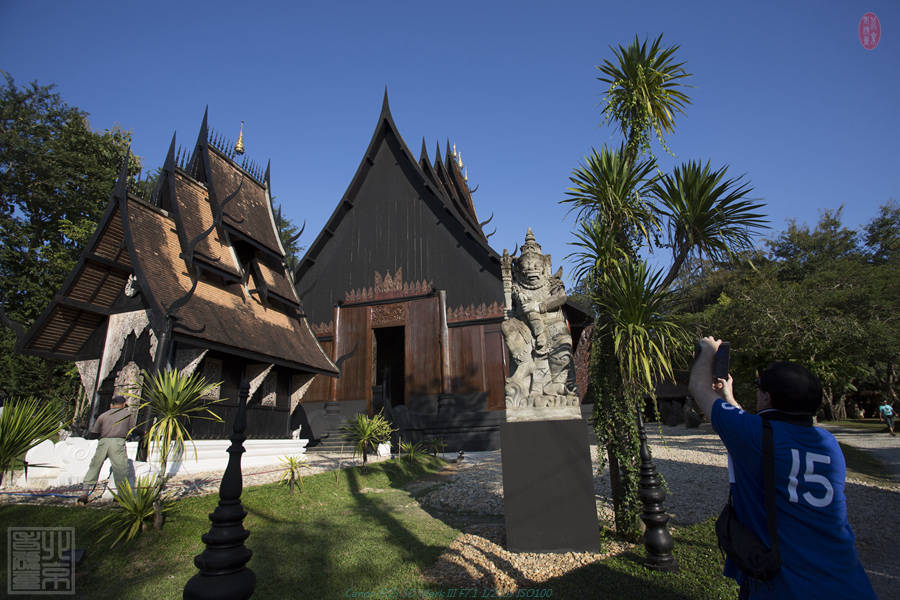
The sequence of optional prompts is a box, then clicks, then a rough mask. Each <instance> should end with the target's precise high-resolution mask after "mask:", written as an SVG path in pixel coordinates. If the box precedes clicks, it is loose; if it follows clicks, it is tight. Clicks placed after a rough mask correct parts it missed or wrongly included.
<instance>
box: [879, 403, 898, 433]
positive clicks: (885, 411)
mask: <svg viewBox="0 0 900 600" xmlns="http://www.w3.org/2000/svg"><path fill="white" fill-rule="evenodd" d="M878 413H879V414H880V415H881V420H882V421H884V424H885V425H887V426H888V431H890V432H891V435H896V434H895V433H894V409H893V407H892V406H891V403H890V402H888V401H887V400H885V401H883V402H882V403H881V406H879V407H878Z"/></svg>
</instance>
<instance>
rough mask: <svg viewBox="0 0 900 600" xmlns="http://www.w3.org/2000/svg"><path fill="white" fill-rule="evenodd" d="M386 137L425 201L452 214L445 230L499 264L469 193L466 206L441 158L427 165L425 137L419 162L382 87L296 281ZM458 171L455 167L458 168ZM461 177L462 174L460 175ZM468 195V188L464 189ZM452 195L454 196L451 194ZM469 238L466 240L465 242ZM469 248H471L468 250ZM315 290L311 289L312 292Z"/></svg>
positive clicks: (332, 230) (344, 212)
mask: <svg viewBox="0 0 900 600" xmlns="http://www.w3.org/2000/svg"><path fill="white" fill-rule="evenodd" d="M385 139H389V140H391V142H393V143H396V144H397V147H398V152H397V154H398V155H399V156H398V158H399V159H400V162H401V163H402V164H400V168H401V169H402V170H403V171H404V173H406V176H407V177H408V178H409V179H410V181H411V183H412V184H413V185H414V186H417V187H419V188H422V189H423V190H424V191H426V192H427V196H428V197H423V200H425V201H426V202H427V203H431V204H432V205H435V206H438V207H440V209H439V210H438V212H441V213H445V214H447V215H451V217H452V219H451V221H452V224H448V225H447V229H448V231H450V232H451V233H452V234H453V235H454V236H457V238H458V241H459V245H460V246H461V247H464V248H468V249H472V248H473V247H474V248H477V250H475V252H477V253H480V254H481V256H480V257H478V258H479V260H481V259H484V258H487V260H489V261H490V262H493V263H497V264H499V260H500V257H499V255H498V254H497V252H496V251H495V250H494V249H493V248H491V247H490V245H489V244H488V243H487V238H486V237H485V235H484V233H483V232H482V231H481V228H480V227H479V226H478V220H477V217H476V216H475V214H474V206H473V205H472V202H471V196H470V195H468V206H467V204H466V201H464V200H461V199H460V198H459V197H458V190H457V188H456V186H455V185H454V183H453V179H452V177H451V175H450V173H449V172H448V171H447V170H446V169H444V168H443V166H442V165H441V163H440V158H439V157H438V158H436V166H435V167H431V166H430V165H428V166H427V167H426V165H427V162H428V161H427V155H426V153H425V150H424V140H423V149H422V156H423V157H424V161H423V162H421V163H420V161H417V160H416V159H415V157H414V156H413V155H412V153H411V152H410V150H409V148H408V147H407V145H406V142H405V141H404V140H403V138H402V136H401V135H400V133H399V131H398V130H397V126H396V125H395V123H394V119H393V117H392V115H391V111H390V107H389V104H388V97H387V90H385V94H384V100H383V102H382V106H381V113H380V114H379V116H378V122H377V124H376V126H375V130H374V132H373V133H372V137H371V139H370V141H369V145H368V147H367V148H366V151H365V153H364V154H363V159H362V160H361V161H360V164H359V167H358V168H357V170H356V173H355V174H354V176H353V179H352V180H351V181H350V184H349V185H348V186H347V190H346V192H345V193H344V196H343V197H342V198H341V200H340V202H339V203H338V205H337V207H335V209H334V212H333V213H332V214H331V217H329V219H328V221H327V223H326V224H325V227H324V228H323V229H322V231H321V232H320V233H319V235H318V236H317V237H316V239H315V240H314V241H313V243H312V244H311V245H310V247H309V250H307V252H306V254H305V255H304V257H303V259H302V260H301V261H300V263H299V265H298V267H297V270H296V273H295V277H294V279H295V281H297V282H300V281H301V280H302V279H303V277H304V275H306V273H307V272H309V270H310V269H311V268H312V267H313V265H314V264H315V263H316V261H317V259H318V258H319V257H320V255H321V254H322V252H323V251H324V250H325V247H326V245H327V244H328V243H329V241H330V240H331V239H332V238H334V236H335V234H336V232H337V230H338V229H339V227H340V226H341V224H342V223H343V222H344V220H345V219H346V218H347V216H348V215H349V214H350V212H351V211H352V210H353V207H354V203H355V202H356V199H357V195H358V194H359V192H360V190H361V188H362V186H363V184H364V182H365V180H366V177H367V175H368V174H369V171H370V169H371V168H372V166H373V165H374V164H375V154H376V152H377V151H378V149H379V147H380V145H381V143H382V141H383V140H385ZM457 173H458V169H457ZM460 179H461V176H460ZM466 193H467V194H468V188H466ZM454 194H455V195H454ZM467 241H468V243H467ZM470 251H471V250H470ZM313 293H314V292H313Z"/></svg>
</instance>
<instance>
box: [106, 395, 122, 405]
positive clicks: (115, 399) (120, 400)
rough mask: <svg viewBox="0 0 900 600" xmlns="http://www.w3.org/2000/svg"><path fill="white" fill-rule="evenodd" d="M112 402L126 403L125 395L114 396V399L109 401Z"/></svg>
mask: <svg viewBox="0 0 900 600" xmlns="http://www.w3.org/2000/svg"><path fill="white" fill-rule="evenodd" d="M109 403H110V404H125V396H113V399H112V400H110V401H109Z"/></svg>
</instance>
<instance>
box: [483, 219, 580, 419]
mask: <svg viewBox="0 0 900 600" xmlns="http://www.w3.org/2000/svg"><path fill="white" fill-rule="evenodd" d="M513 254H515V251H513ZM500 264H501V273H502V276H503V297H504V302H505V313H504V314H505V316H504V321H503V325H502V326H501V328H502V331H503V337H504V338H505V339H506V346H507V348H509V351H510V354H511V355H512V365H511V369H510V376H509V377H507V379H506V388H505V392H506V393H505V395H506V420H507V421H509V422H513V421H532V420H548V419H571V418H581V411H580V409H579V398H578V394H577V393H576V392H575V368H574V363H573V360H572V335H571V333H570V331H569V325H568V323H567V321H566V318H565V315H564V314H563V312H562V306H563V305H564V304H565V303H566V299H567V297H566V291H565V287H564V286H563V283H562V269H561V268H560V269H559V270H558V271H557V272H556V274H554V275H551V268H550V267H551V261H550V255H549V254H548V255H544V254H543V253H542V252H541V247H540V245H539V244H538V243H537V242H536V241H535V239H534V233H532V231H531V228H529V229H528V233H527V234H526V235H525V244H523V245H522V248H521V252H519V257H518V258H516V257H515V256H510V254H509V252H508V251H507V250H504V251H503V258H502V259H501V262H500Z"/></svg>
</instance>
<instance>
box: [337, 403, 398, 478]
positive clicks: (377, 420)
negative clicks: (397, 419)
mask: <svg viewBox="0 0 900 600" xmlns="http://www.w3.org/2000/svg"><path fill="white" fill-rule="evenodd" d="M341 430H342V431H343V432H344V433H345V434H346V435H347V437H348V438H349V439H350V441H351V442H352V443H353V446H354V448H353V455H354V456H357V455H360V454H361V455H362V459H363V468H365V464H366V462H368V459H369V452H375V451H376V450H377V449H378V444H384V443H387V442H388V440H390V439H391V433H392V432H394V431H395V429H394V428H393V427H391V424H390V422H389V421H388V420H387V419H385V418H384V415H383V414H382V413H381V411H379V412H378V414H377V415H375V416H372V417H370V416H368V415H364V414H358V415H356V417H355V418H354V419H351V420H350V421H349V422H347V423H346V424H344V425H343V426H342V427H341Z"/></svg>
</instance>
